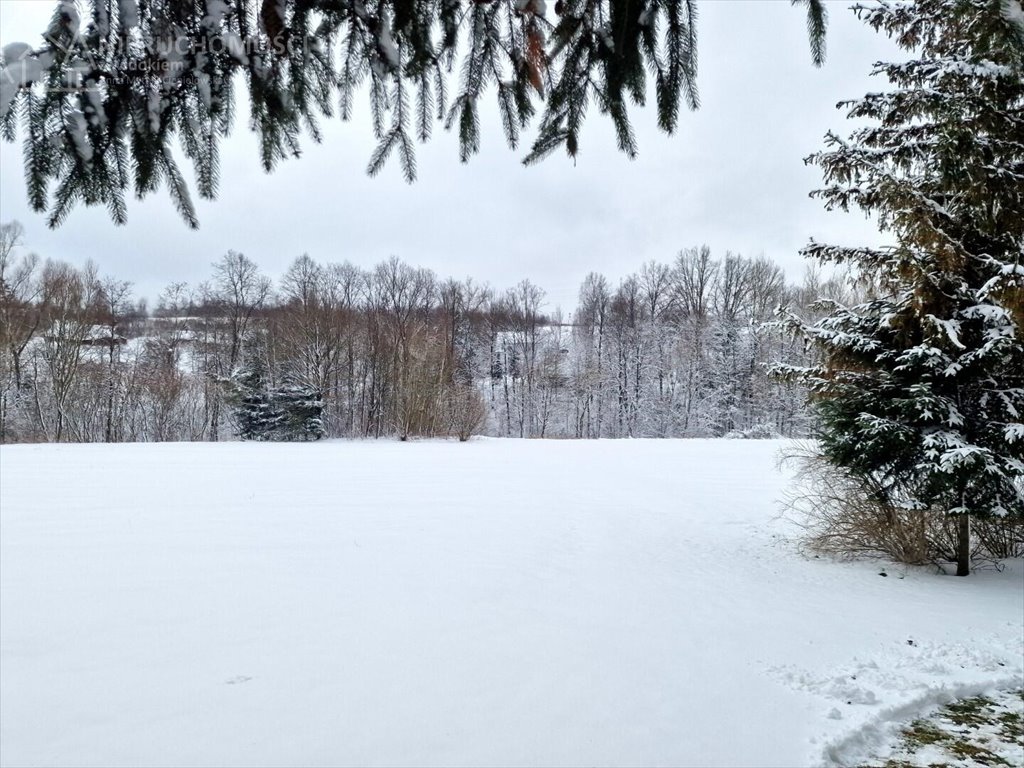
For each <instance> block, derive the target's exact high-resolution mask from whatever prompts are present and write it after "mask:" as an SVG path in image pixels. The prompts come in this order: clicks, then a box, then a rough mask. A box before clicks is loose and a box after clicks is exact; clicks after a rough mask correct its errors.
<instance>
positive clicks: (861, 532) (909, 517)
mask: <svg viewBox="0 0 1024 768" xmlns="http://www.w3.org/2000/svg"><path fill="white" fill-rule="evenodd" d="M783 460H784V461H787V462H788V461H794V462H796V464H797V467H798V469H797V475H796V480H795V483H794V489H793V490H792V491H790V492H789V494H788V495H787V497H786V498H785V499H784V504H785V507H786V509H787V511H788V512H789V513H790V515H791V517H792V518H793V520H794V521H795V522H796V523H797V524H798V525H800V526H801V527H802V528H803V529H804V530H805V531H806V533H807V538H806V544H807V546H808V548H809V549H810V550H811V551H813V552H816V553H820V554H828V555H831V556H834V557H840V558H856V557H871V556H874V557H887V558H890V559H892V560H894V561H895V562H898V563H906V564H909V565H926V564H936V565H938V564H940V563H943V562H949V561H954V560H956V548H957V547H956V543H957V528H956V520H955V519H954V518H952V517H951V516H949V515H947V514H945V513H944V511H943V510H940V509H935V508H928V509H905V508H902V507H900V506H898V505H897V504H894V503H893V502H892V501H891V497H890V496H889V494H887V493H885V492H883V490H882V489H881V487H880V486H877V485H872V483H871V482H870V481H869V480H865V479H863V478H859V477H855V476H853V475H851V474H849V473H847V472H845V471H843V470H842V469H840V468H838V467H835V466H833V465H831V464H829V463H828V462H827V461H826V460H825V459H824V457H822V456H821V454H820V453H818V451H817V449H816V447H815V446H814V445H813V444H805V445H800V446H798V447H796V448H795V449H793V450H791V451H790V452H789V453H788V454H787V455H786V456H785V457H784V459H783ZM971 542H972V547H971V559H972V560H973V561H975V562H985V561H989V562H992V561H997V560H1002V559H1005V558H1011V557H1021V556H1024V521H1020V520H1010V519H997V518H989V519H982V518H972V519H971Z"/></svg>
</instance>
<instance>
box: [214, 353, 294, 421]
mask: <svg viewBox="0 0 1024 768" xmlns="http://www.w3.org/2000/svg"><path fill="white" fill-rule="evenodd" d="M225 383H226V386H227V389H228V393H229V394H228V397H227V401H228V404H229V405H230V406H231V410H232V416H233V418H234V422H235V432H236V434H237V435H238V436H239V437H240V438H242V439H243V440H272V439H274V434H275V432H276V431H277V430H278V429H279V428H280V425H281V422H282V420H283V418H282V414H281V412H280V411H279V410H278V408H277V407H276V405H275V404H274V403H273V400H272V398H271V395H270V393H269V392H268V391H267V386H266V370H265V366H264V365H263V364H262V363H261V362H260V361H259V360H250V361H248V362H247V363H246V364H245V365H243V366H241V367H240V368H238V369H237V370H235V372H234V373H233V374H232V375H231V377H230V378H229V379H228V380H227V381H226V382H225Z"/></svg>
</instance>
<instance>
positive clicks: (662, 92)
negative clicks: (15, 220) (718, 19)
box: [0, 0, 825, 227]
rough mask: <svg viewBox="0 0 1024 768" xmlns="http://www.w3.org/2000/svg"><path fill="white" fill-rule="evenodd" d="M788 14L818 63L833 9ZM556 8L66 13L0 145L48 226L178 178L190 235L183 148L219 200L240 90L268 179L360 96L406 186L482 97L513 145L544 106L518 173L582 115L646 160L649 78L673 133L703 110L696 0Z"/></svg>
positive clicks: (199, 3) (574, 146) (288, 7)
mask: <svg viewBox="0 0 1024 768" xmlns="http://www.w3.org/2000/svg"><path fill="white" fill-rule="evenodd" d="M793 2H794V3H796V2H799V3H803V4H805V5H806V6H807V10H808V30H809V33H810V38H811V51H812V55H813V58H814V61H815V62H816V63H820V62H821V61H822V59H823V57H824V31H825V7H824V2H823V0H793ZM80 9H82V10H84V11H85V15H84V18H83V14H82V13H80ZM554 13H555V19H554V21H553V22H552V21H551V20H549V19H548V17H547V16H546V15H545V14H546V2H545V0H466V2H460V1H459V0H420V2H408V1H407V0H233V1H232V2H228V1H227V0H147V1H146V2H141V3H140V2H138V0H116V2H112V0H58V2H57V3H56V9H55V11H54V15H53V19H52V21H51V23H50V25H49V28H48V29H47V30H46V32H45V43H44V44H43V45H42V46H41V47H39V48H33V47H32V46H30V45H27V44H23V43H10V44H8V45H6V46H4V59H5V60H4V66H3V69H2V70H0V133H2V135H3V137H4V138H5V139H6V140H7V141H13V140H14V138H15V134H16V128H17V126H18V124H19V123H20V124H21V125H22V126H23V130H24V144H25V175H26V178H27V181H28V196H29V201H30V203H31V205H32V207H33V209H34V210H37V211H47V210H48V211H49V216H50V224H51V226H57V225H59V224H60V223H61V222H62V221H63V220H64V219H65V218H66V216H67V215H68V213H69V212H70V211H71V210H72V208H73V207H74V205H76V204H78V203H84V204H86V205H104V206H106V207H107V208H108V209H109V211H110V214H111V217H112V218H113V219H114V221H115V222H118V223H123V222H124V221H125V218H126V215H127V212H126V207H125V198H126V196H127V194H128V193H129V192H130V191H134V193H135V194H136V195H137V196H138V197H144V196H145V195H147V194H149V193H151V192H153V191H154V190H155V189H156V188H157V187H158V186H159V184H160V183H161V182H166V184H167V187H168V189H169V191H170V193H171V198H172V200H173V201H174V204H175V206H176V207H177V209H178V211H179V213H180V214H181V215H182V216H183V217H184V219H185V220H186V221H187V222H188V224H189V225H191V226H193V227H196V226H198V222H197V220H196V214H195V208H194V206H193V203H192V199H191V196H190V193H189V190H188V188H187V185H186V183H185V180H184V176H183V175H182V173H181V170H180V169H179V167H178V164H177V162H176V160H175V157H174V154H175V153H174V144H175V143H177V144H178V145H179V147H180V149H181V151H182V153H183V154H184V156H185V157H186V158H188V159H189V160H190V161H191V162H192V163H193V165H194V166H195V171H196V176H197V180H198V185H197V186H198V191H199V195H200V196H201V197H203V198H208V199H212V198H213V197H215V195H216V191H217V186H218V182H219V179H218V168H219V160H218V157H219V154H218V153H219V145H220V141H221V139H223V138H224V137H225V136H227V135H228V133H229V132H230V130H231V126H232V122H233V117H234V104H235V96H234V86H235V81H236V76H239V77H240V78H241V79H242V80H243V82H244V83H245V87H246V88H247V90H248V95H249V103H250V110H251V111H250V117H249V124H250V126H251V127H252V129H253V130H254V131H255V132H256V133H257V134H258V137H259V142H260V160H261V162H262V165H263V167H264V168H265V169H266V170H267V171H270V170H271V169H272V168H273V167H274V166H275V164H276V163H277V162H278V161H280V160H283V159H285V158H287V157H290V156H294V155H298V154H299V152H300V137H301V135H302V132H303V131H304V130H305V131H308V133H309V134H310V136H311V137H312V138H313V139H314V140H315V141H319V139H320V133H319V129H318V119H319V118H320V117H324V116H326V117H330V116H331V115H332V114H333V112H334V110H335V99H336V98H338V99H339V101H340V107H339V111H340V113H341V117H342V118H343V119H347V118H348V117H349V116H350V115H351V114H352V112H353V109H354V99H355V97H356V94H357V93H359V92H361V91H362V89H363V88H364V87H366V89H367V90H368V92H369V97H370V108H371V112H372V117H373V128H374V131H375V133H376V136H377V139H378V142H379V143H378V145H377V148H376V149H375V150H374V152H373V154H372V156H371V159H370V162H369V166H368V171H369V173H370V174H371V175H372V174H376V173H377V172H378V171H379V170H380V169H381V168H382V167H383V165H384V163H385V161H386V160H387V159H388V157H389V156H391V155H394V154H397V155H398V158H399V161H400V163H401V166H402V170H403V172H404V174H405V176H406V178H407V179H408V180H409V181H412V180H413V179H414V177H415V175H416V160H415V155H414V149H413V147H414V143H415V141H417V140H419V141H426V140H427V139H428V138H429V137H430V134H431V130H432V126H433V123H434V122H435V121H440V122H443V124H444V125H445V127H446V128H453V127H456V126H457V129H458V133H459V139H460V157H461V159H462V160H463V161H466V160H467V159H468V158H469V157H470V156H471V155H473V154H474V153H476V152H477V151H478V150H479V148H480V118H479V114H478V106H477V105H478V103H479V100H480V98H481V97H482V96H483V95H484V93H485V91H487V90H489V89H493V91H494V92H495V94H496V96H497V103H498V107H499V109H500V113H501V118H502V126H503V129H504V133H505V138H506V140H507V142H508V144H509V145H510V146H511V147H513V148H514V147H516V146H518V144H519V141H520V134H521V131H522V129H523V128H525V127H526V126H527V125H528V124H529V122H530V120H531V118H532V117H533V116H534V114H535V113H536V111H537V102H538V101H543V114H542V116H541V119H540V125H539V131H538V134H537V137H536V140H535V141H534V143H533V148H532V150H531V151H530V152H529V154H528V155H527V157H526V162H535V161H537V160H539V159H541V158H542V157H544V156H546V155H548V154H549V153H551V152H552V151H554V150H556V149H558V148H560V147H564V148H565V149H566V151H567V152H568V153H569V155H570V156H575V155H576V153H577V151H578V147H579V134H580V128H581V126H582V124H583V120H584V118H585V116H586V113H587V109H588V106H589V105H590V104H596V105H597V108H598V109H599V110H600V111H601V112H602V113H604V114H606V115H608V116H609V117H610V118H611V120H612V122H613V124H614V126H615V129H616V133H617V137H618V145H619V148H620V149H621V150H622V151H624V152H626V153H627V154H629V155H630V156H632V155H634V154H635V153H636V141H635V139H634V136H633V130H632V127H631V124H630V121H629V115H628V109H627V105H628V103H629V102H633V103H634V104H639V105H642V104H643V103H644V102H645V100H646V98H647V95H648V78H651V79H652V80H653V81H654V95H655V100H656V104H657V112H658V123H659V125H660V127H661V128H662V130H664V131H666V132H668V133H671V132H673V131H674V130H675V128H676V123H677V118H678V113H679V104H680V101H681V100H685V102H686V103H687V105H688V106H689V107H690V108H691V109H696V107H697V105H698V98H697V87H696V73H697V61H696V44H697V37H696V26H695V25H696V17H697V9H696V0H558V2H556V3H555V6H554ZM51 187H52V189H51ZM51 195H52V197H51Z"/></svg>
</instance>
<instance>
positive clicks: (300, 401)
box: [270, 384, 327, 442]
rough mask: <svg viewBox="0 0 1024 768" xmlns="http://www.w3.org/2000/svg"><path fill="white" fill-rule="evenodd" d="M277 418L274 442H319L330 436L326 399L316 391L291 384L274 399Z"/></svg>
mask: <svg viewBox="0 0 1024 768" xmlns="http://www.w3.org/2000/svg"><path fill="white" fill-rule="evenodd" d="M270 402H271V406H272V409H273V410H274V411H275V413H276V414H277V421H276V427H275V429H274V430H273V432H272V439H274V440H288V441H293V442H294V441H301V440H319V439H320V438H322V437H324V435H326V434H327V430H326V428H325V427H324V400H323V395H322V394H321V393H320V392H319V391H317V390H316V389H313V388H312V387H308V386H302V385H299V384H287V385H285V386H283V387H280V388H279V389H276V390H274V392H273V393H271V396H270Z"/></svg>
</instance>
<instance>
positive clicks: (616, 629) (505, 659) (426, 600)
mask: <svg viewBox="0 0 1024 768" xmlns="http://www.w3.org/2000/svg"><path fill="white" fill-rule="evenodd" d="M780 445H781V444H780V443H772V442H753V441H752V442H745V441H699V440H693V441H669V440H665V441H641V440H636V441H591V442H572V441H546V442H545V441H517V440H475V441H473V442H471V443H468V444H458V443H447V442H423V443H408V444H403V443H397V442H326V443H316V444H298V445H287V444H277V445H275V444H244V443H230V444H191V445H184V444H177V445H175V444H163V445H159V444H154V445H142V446H139V445H113V446H102V445H81V446H3V447H2V448H0V745H2V746H0V763H2V764H3V765H7V766H16V765H17V766H22V765H44V764H58V763H62V764H66V763H74V764H76V765H83V766H86V765H104V766H113V765H180V766H185V765H247V766H257V765H296V764H301V765H309V766H315V765H346V764H364V765H439V764H445V765H498V764H500V765H510V764H519V765H581V764H589V765H623V764H630V765H637V764H643V765H709V766H710V765H730V766H735V765H761V766H769V765H786V766H795V765H805V764H822V763H826V762H828V761H829V760H839V761H846V760H850V761H854V760H856V759H858V758H857V756H858V755H860V754H867V751H869V750H870V749H871V748H872V745H873V744H874V742H875V741H876V740H877V738H878V737H879V734H881V733H882V731H883V730H884V728H882V727H881V724H883V723H886V722H889V721H891V720H893V719H898V718H901V717H908V718H909V717H913V716H914V712H915V711H916V709H919V708H921V707H922V706H923V705H924V703H928V702H931V701H932V700H933V699H936V697H939V698H941V697H942V696H949V695H952V694H955V693H957V692H962V691H972V692H973V691H975V690H981V689H984V688H987V687H990V686H992V685H994V684H1003V685H1005V686H1009V685H1016V686H1019V685H1020V684H1021V683H1020V680H1021V678H1022V676H1024V670H1022V658H1024V641H1022V631H1024V584H1022V578H1021V576H1022V572H1024V569H1022V563H1021V562H1019V561H1018V562H1014V563H1011V564H1010V566H1009V567H1008V568H1007V569H1006V570H1005V571H1004V572H1002V573H996V572H994V571H988V572H979V573H977V574H976V575H974V576H972V577H970V578H968V579H957V578H955V577H941V576H936V575H934V574H932V573H930V572H924V571H909V572H907V573H906V574H905V575H904V574H902V573H901V571H900V570H899V569H892V568H890V569H888V573H889V577H888V578H880V577H879V576H878V575H877V574H878V568H877V567H876V566H874V565H872V564H871V563H859V564H836V563H832V562H827V561H824V560H814V559H810V560H808V559H806V558H803V557H801V556H799V555H798V554H796V552H795V550H794V547H793V545H792V543H791V542H789V541H788V540H787V537H788V536H790V535H792V533H793V530H792V529H791V528H790V527H789V526H788V525H787V524H785V523H784V522H782V521H780V520H778V519H777V514H778V510H777V506H776V504H775V501H774V500H775V499H777V498H778V497H779V495H780V493H781V491H782V490H783V488H784V486H785V484H786V482H787V477H786V476H784V475H783V474H780V473H779V471H778V470H777V469H776V464H775V459H776V453H777V451H778V450H779V448H780ZM943 692H944V693H943Z"/></svg>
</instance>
